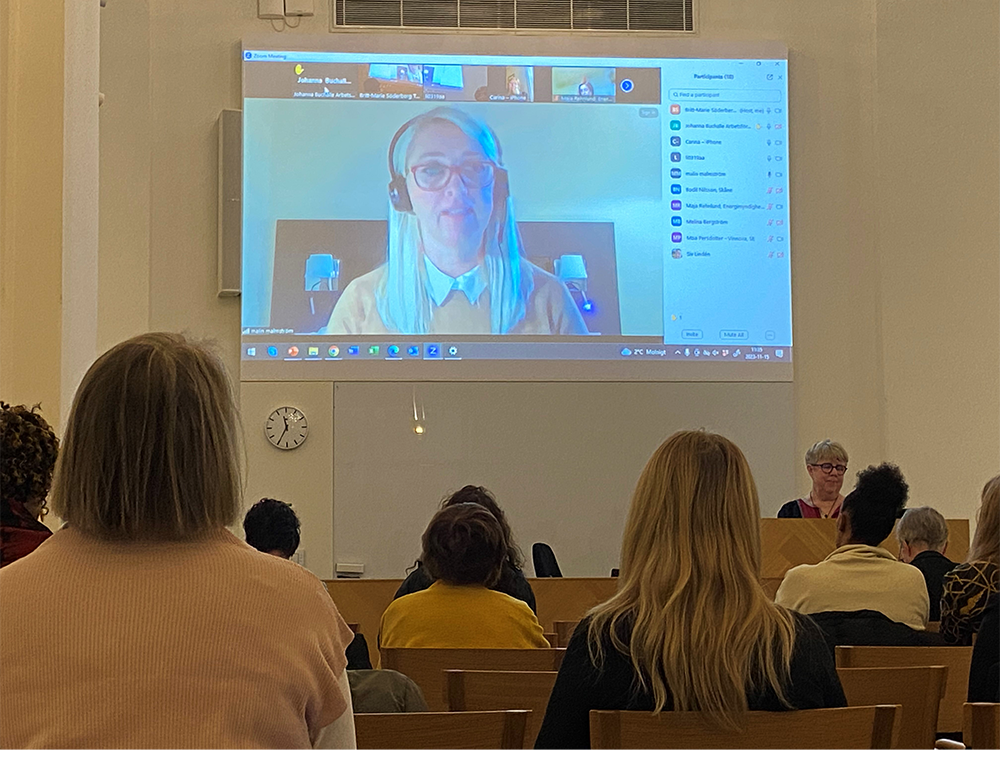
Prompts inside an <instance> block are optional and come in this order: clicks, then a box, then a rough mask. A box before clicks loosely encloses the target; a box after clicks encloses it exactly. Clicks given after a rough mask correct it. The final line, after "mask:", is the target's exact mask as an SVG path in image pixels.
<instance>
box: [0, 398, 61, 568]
mask: <svg viewBox="0 0 1000 757" xmlns="http://www.w3.org/2000/svg"><path fill="white" fill-rule="evenodd" d="M38 410H39V406H38V405H35V406H34V407H32V408H30V409H29V408H27V407H25V406H24V405H15V406H13V407H11V406H10V405H8V404H7V403H6V402H0V444H2V448H0V568H2V567H4V566H6V565H9V564H10V563H12V562H14V561H15V560H17V559H19V558H21V557H24V556H25V555H27V554H30V553H31V552H32V551H34V549H35V548H36V547H37V546H38V545H39V544H41V543H42V542H43V541H45V540H46V539H48V538H49V537H50V536H52V532H51V531H50V530H49V529H48V528H47V527H46V526H45V525H44V524H43V523H41V522H40V521H39V520H38V518H39V516H40V515H44V514H45V512H47V510H45V498H46V497H47V496H48V494H49V487H50V486H51V485H52V472H53V470H55V466H56V457H57V456H58V455H59V439H58V438H56V434H55V432H54V431H53V430H52V427H51V426H50V425H49V424H48V423H47V422H46V421H45V419H44V418H43V417H42V416H41V414H40V413H39V412H38Z"/></svg>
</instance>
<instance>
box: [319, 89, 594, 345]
mask: <svg viewBox="0 0 1000 757" xmlns="http://www.w3.org/2000/svg"><path fill="white" fill-rule="evenodd" d="M389 171H390V174H391V178H392V180H391V181H390V183H389V200H390V204H391V208H390V211H389V235H388V236H389V240H388V253H387V256H386V258H387V259H386V262H385V263H384V264H383V265H381V266H380V267H378V268H376V269H375V270H374V271H371V272H370V273H367V274H365V275H364V276H360V277H358V278H357V279H355V280H354V281H352V282H351V283H350V284H348V286H347V287H346V289H345V290H344V293H343V295H341V297H340V299H339V300H338V302H337V305H336V307H335V308H334V309H333V314H332V315H331V316H330V321H329V323H328V324H327V327H326V328H325V329H323V333H327V334H386V333H389V334H586V333H587V327H586V325H585V324H584V322H583V317H582V315H581V314H580V311H579V310H578V309H577V307H576V304H575V303H574V302H573V298H572V296H571V295H570V293H569V290H568V289H567V288H566V286H565V285H564V284H563V283H562V282H561V281H559V279H557V278H556V277H555V276H553V275H552V274H550V273H547V272H546V271H543V270H542V269H541V268H539V267H538V266H536V265H533V264H532V263H530V262H529V261H528V260H526V259H525V258H524V257H523V249H522V244H521V238H520V234H519V233H518V230H517V223H516V221H515V219H514V214H513V211H512V204H511V199H510V192H509V189H508V183H507V171H506V170H505V169H504V168H503V154H502V151H501V149H500V143H499V142H498V141H497V138H496V135H495V134H494V133H493V131H492V130H491V129H490V128H489V127H488V126H487V125H486V124H484V123H482V122H481V121H479V120H477V119H475V118H473V117H472V116H470V115H468V114H467V113H465V112H463V111H461V110H458V109H456V108H449V107H441V108H435V109H434V110H431V111H429V112H427V113H424V114H422V115H420V116H417V117H416V118H414V119H411V120H410V121H408V122H407V123H405V124H404V125H403V126H402V127H401V128H400V130H399V131H398V132H397V133H396V136H395V137H394V138H393V140H392V143H391V144H390V146H389Z"/></svg>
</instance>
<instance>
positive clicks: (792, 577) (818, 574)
mask: <svg viewBox="0 0 1000 757" xmlns="http://www.w3.org/2000/svg"><path fill="white" fill-rule="evenodd" d="M774 601H775V602H776V603H777V604H779V605H781V606H782V607H787V608H789V609H791V610H795V611H797V612H801V613H805V614H807V615H808V614H811V613H815V612H828V611H837V610H840V611H850V610H876V611H878V612H880V613H882V614H883V615H885V616H886V617H888V618H889V619H890V620H894V621H896V622H898V623H905V624H906V625H908V626H910V628H915V629H917V630H918V631H919V630H923V629H924V628H925V627H926V626H927V615H928V612H929V610H930V600H929V599H928V598H927V584H926V582H925V581H924V575H923V573H921V572H920V571H919V570H918V569H917V568H914V567H913V566H912V565H906V564H905V563H901V562H898V561H897V560H896V558H895V557H893V556H892V554H891V553H890V552H887V551H886V550H884V549H882V548H881V547H869V546H867V545H865V544H847V545H845V546H843V547H840V548H839V549H835V550H834V551H833V552H831V553H830V554H829V555H828V556H827V558H826V559H825V560H823V562H821V563H819V564H818V565H799V566H797V567H795V568H791V569H790V570H789V571H788V572H787V573H786V574H785V578H784V580H783V581H782V582H781V586H779V587H778V593H777V594H776V595H775V597H774Z"/></svg>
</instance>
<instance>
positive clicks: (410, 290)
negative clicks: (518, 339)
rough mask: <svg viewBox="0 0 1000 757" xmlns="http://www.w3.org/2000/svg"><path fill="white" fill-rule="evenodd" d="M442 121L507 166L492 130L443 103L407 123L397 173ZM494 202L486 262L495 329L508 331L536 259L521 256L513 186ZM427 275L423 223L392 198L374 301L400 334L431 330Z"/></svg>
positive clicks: (393, 157) (523, 302)
mask: <svg viewBox="0 0 1000 757" xmlns="http://www.w3.org/2000/svg"><path fill="white" fill-rule="evenodd" d="M442 122H444V123H449V124H452V125H453V126H457V127H458V128H459V129H461V130H462V132H463V133H464V134H465V135H466V136H467V137H469V138H470V139H471V140H473V141H474V142H476V144H478V145H479V146H480V147H481V148H482V150H483V154H484V155H485V156H486V158H487V159H488V160H490V161H492V162H493V163H494V164H495V165H496V166H497V167H498V168H501V169H502V168H503V153H502V151H501V149H500V142H499V140H498V139H497V137H496V134H494V133H493V130H492V129H490V127H489V126H487V125H486V124H485V123H484V122H482V121H480V120H479V119H477V118H475V117H473V116H471V115H470V114H468V113H466V112H465V111H463V110H459V109H458V108H453V107H450V106H442V107H438V108H434V109H433V110H430V111H428V112H427V113H423V114H421V115H420V116H418V117H416V118H414V119H412V120H411V121H409V122H408V123H407V124H406V128H405V130H404V131H403V133H402V134H401V135H400V136H399V140H398V142H396V144H395V147H394V149H393V151H392V153H391V154H390V155H389V160H390V161H391V162H392V166H393V170H394V171H395V172H396V174H397V175H399V176H405V175H406V172H407V168H408V166H407V165H406V158H407V152H408V151H409V148H410V144H411V143H412V142H413V138H414V137H415V136H416V135H417V134H418V133H420V132H421V131H422V130H423V129H426V128H427V127H428V126H432V125H434V124H436V123H442ZM494 190H496V187H494ZM493 202H494V208H493V213H492V215H491V216H490V220H489V223H488V224H487V227H486V231H485V232H484V234H483V238H484V239H485V245H484V250H483V251H484V253H485V257H484V259H483V266H484V268H485V269H486V275H487V279H488V281H489V293H490V332H491V333H493V334H507V333H509V332H510V330H511V329H513V328H514V327H515V326H517V324H519V323H520V322H521V321H522V320H524V316H525V313H526V312H527V306H528V305H527V303H528V301H529V299H530V297H531V293H532V291H533V290H534V287H535V284H534V277H533V275H532V272H531V265H530V264H529V263H528V261H527V260H526V259H525V258H524V257H523V256H522V255H523V250H524V244H523V243H522V241H521V233H520V231H518V228H517V222H516V220H515V218H514V205H513V201H512V200H511V197H510V190H509V187H508V189H507V190H505V192H504V196H502V197H501V196H498V195H497V194H494V198H493ZM426 280H427V270H426V267H425V266H424V256H423V253H422V252H421V248H420V226H419V224H418V222H417V219H416V216H414V214H413V213H412V212H401V211H399V210H396V209H395V208H393V207H392V205H391V204H390V206H389V228H388V249H387V255H386V264H385V268H384V269H383V274H382V277H381V278H380V279H379V282H378V284H377V286H376V289H375V305H376V307H377V308H378V313H379V315H380V316H381V318H382V322H383V323H385V325H386V327H387V328H388V329H389V330H390V331H392V332H394V333H399V334H426V333H428V330H429V328H430V321H431V300H430V295H429V294H428V292H427V281H426Z"/></svg>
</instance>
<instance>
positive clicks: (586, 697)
mask: <svg viewBox="0 0 1000 757" xmlns="http://www.w3.org/2000/svg"><path fill="white" fill-rule="evenodd" d="M759 518H760V509H759V503H758V500H757V489H756V485H755V484H754V481H753V477H752V476H751V474H750V468H749V466H748V465H747V462H746V458H745V457H744V456H743V453H742V452H741V451H740V449H739V448H738V447H737V446H736V445H735V444H733V443H732V442H730V441H729V440H728V439H725V438H724V437H722V436H718V435H717V434H709V433H706V432H704V431H681V432H678V433H676V434H674V435H673V436H671V437H670V438H669V439H667V441H665V442H664V443H663V444H662V445H661V446H660V448H659V449H658V450H657V451H656V452H655V453H654V454H653V456H652V458H650V460H649V462H648V463H647V464H646V467H645V469H644V470H643V472H642V475H641V476H640V478H639V482H638V484H637V485H636V490H635V493H634V495H633V497H632V506H631V509H630V511H629V516H628V521H627V523H626V526H625V534H624V537H623V540H622V558H621V577H620V579H619V584H618V592H617V593H616V594H615V596H613V597H612V598H611V599H609V600H608V601H607V602H604V603H603V604H601V605H598V606H597V607H595V608H594V609H592V610H591V611H590V613H589V614H588V616H587V617H586V618H585V619H584V621H583V622H582V623H581V624H580V626H579V627H578V628H577V630H576V632H575V633H574V635H573V638H572V640H571V641H570V644H569V647H568V649H567V650H566V656H565V657H564V659H563V663H562V666H561V667H560V669H559V675H558V677H557V678H556V683H555V686H554V688H553V690H552V696H551V697H550V699H549V704H548V707H547V708H546V711H545V719H544V721H543V722H542V727H541V731H540V732H539V734H538V739H537V741H536V742H535V748H537V749H557V748H572V749H586V748H587V747H589V745H590V727H589V713H590V710H594V709H611V710H649V711H652V712H658V711H661V710H687V711H693V710H696V711H701V712H703V713H704V714H705V716H706V719H707V720H708V721H709V722H711V723H713V724H715V725H716V726H717V727H719V728H725V729H739V728H740V726H741V723H742V721H743V718H744V716H745V713H746V712H747V711H748V710H773V711H778V710H791V709H812V708H818V707H844V706H846V704H847V701H846V699H845V697H844V692H843V689H842V688H841V686H840V681H839V679H838V678H837V672H836V668H835V667H834V662H833V658H832V656H831V654H830V650H829V648H828V647H827V646H826V643H825V641H824V639H823V636H822V632H821V631H820V630H819V628H818V627H817V626H816V625H815V624H814V623H813V622H812V621H811V620H809V619H808V618H806V617H805V616H802V615H798V614H796V613H793V612H791V611H790V610H786V609H784V608H781V607H777V606H776V605H775V604H774V603H773V602H771V601H770V600H769V599H768V598H767V596H766V595H765V594H764V590H763V588H762V587H761V585H760V525H759Z"/></svg>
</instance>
